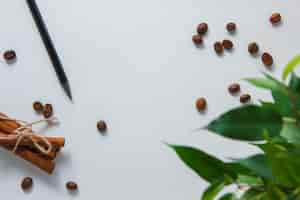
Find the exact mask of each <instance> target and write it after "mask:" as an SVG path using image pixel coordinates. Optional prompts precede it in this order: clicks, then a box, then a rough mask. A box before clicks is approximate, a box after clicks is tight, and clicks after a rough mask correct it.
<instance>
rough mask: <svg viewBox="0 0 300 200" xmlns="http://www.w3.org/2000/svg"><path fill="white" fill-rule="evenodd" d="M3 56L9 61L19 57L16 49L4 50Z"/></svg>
mask: <svg viewBox="0 0 300 200" xmlns="http://www.w3.org/2000/svg"><path fill="white" fill-rule="evenodd" d="M3 58H4V59H5V60H6V61H7V62H10V61H13V60H15V59H16V58H17V54H16V52H15V51H14V50H7V51H5V52H4V54H3Z"/></svg>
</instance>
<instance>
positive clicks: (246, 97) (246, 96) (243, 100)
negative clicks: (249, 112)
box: [240, 94, 251, 103]
mask: <svg viewBox="0 0 300 200" xmlns="http://www.w3.org/2000/svg"><path fill="white" fill-rule="evenodd" d="M250 100H251V96H250V95H249V94H243V95H241V97H240V102H241V103H247V102H249V101H250Z"/></svg>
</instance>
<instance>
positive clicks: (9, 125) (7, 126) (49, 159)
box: [0, 113, 65, 174]
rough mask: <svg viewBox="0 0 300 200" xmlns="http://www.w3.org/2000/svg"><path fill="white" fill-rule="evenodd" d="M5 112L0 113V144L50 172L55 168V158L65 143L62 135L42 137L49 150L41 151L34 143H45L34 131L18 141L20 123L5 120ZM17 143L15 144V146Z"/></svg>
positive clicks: (43, 145) (43, 144)
mask: <svg viewBox="0 0 300 200" xmlns="http://www.w3.org/2000/svg"><path fill="white" fill-rule="evenodd" d="M4 118H8V117H7V116H6V115H5V114H2V113H0V146H1V147H2V148H4V149H6V150H8V151H11V152H13V151H14V149H15V151H14V152H13V153H14V154H15V155H17V156H18V157H20V158H22V159H24V160H26V161H28V162H29V163H31V164H32V165H35V166H36V167H38V168H40V169H41V170H43V171H45V172H47V173H49V174H51V173H52V172H53V170H54V168H55V162H54V160H55V158H56V156H57V153H58V152H59V151H60V150H61V148H62V147H64V145H65V138H64V137H43V138H44V139H45V140H47V141H48V142H49V144H51V150H50V151H49V152H48V153H45V152H41V151H40V150H39V149H38V148H36V144H34V143H38V145H40V146H42V147H45V148H46V147H47V144H46V143H45V142H44V140H42V139H41V137H40V136H39V135H38V134H36V135H35V133H34V132H32V133H33V134H32V135H31V137H29V138H28V137H24V138H22V139H21V140H19V141H18V139H19V138H18V137H14V136H16V130H17V129H19V128H20V127H22V124H21V123H20V122H18V121H17V120H6V119H4ZM16 145H17V146H16Z"/></svg>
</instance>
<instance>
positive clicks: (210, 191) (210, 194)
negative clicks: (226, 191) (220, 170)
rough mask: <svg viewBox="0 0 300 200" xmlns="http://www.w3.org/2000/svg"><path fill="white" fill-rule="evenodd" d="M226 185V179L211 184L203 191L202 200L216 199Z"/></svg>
mask: <svg viewBox="0 0 300 200" xmlns="http://www.w3.org/2000/svg"><path fill="white" fill-rule="evenodd" d="M224 187H225V183H224V181H223V180H222V181H216V182H215V183H213V184H211V185H210V186H209V187H208V188H207V189H206V190H205V191H204V193H203V195H202V198H201V199H202V200H214V199H215V197H216V196H217V195H218V194H219V192H221V190H222V189H223V188H224Z"/></svg>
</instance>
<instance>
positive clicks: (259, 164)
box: [236, 154, 272, 179]
mask: <svg viewBox="0 0 300 200" xmlns="http://www.w3.org/2000/svg"><path fill="white" fill-rule="evenodd" d="M236 163H238V164H240V165H241V166H243V167H245V168H247V169H249V170H250V171H251V172H252V173H253V174H254V175H257V176H260V177H263V178H265V179H272V171H271V166H270V164H269V163H268V159H267V157H266V155H264V154H257V155H254V156H250V157H248V158H245V159H241V160H237V161H236Z"/></svg>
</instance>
